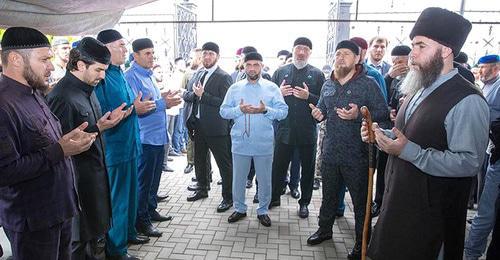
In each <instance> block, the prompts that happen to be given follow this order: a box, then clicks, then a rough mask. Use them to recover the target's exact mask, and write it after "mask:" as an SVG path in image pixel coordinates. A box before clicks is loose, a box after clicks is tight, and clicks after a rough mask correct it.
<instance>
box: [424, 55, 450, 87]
mask: <svg viewBox="0 0 500 260" xmlns="http://www.w3.org/2000/svg"><path fill="white" fill-rule="evenodd" d="M443 67H444V63H443V59H442V58H441V50H440V49H438V50H437V51H436V53H435V54H434V57H432V59H431V61H430V62H429V64H424V65H422V66H419V68H420V75H421V79H422V86H423V87H424V88H427V87H429V86H430V85H432V83H434V82H435V81H436V79H437V78H438V77H439V75H441V71H442V70H443Z"/></svg>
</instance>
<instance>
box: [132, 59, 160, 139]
mask: <svg viewBox="0 0 500 260" xmlns="http://www.w3.org/2000/svg"><path fill="white" fill-rule="evenodd" d="M125 79H126V80H127V82H128V84H129V85H130V87H131V88H132V91H133V92H134V94H135V97H137V95H138V93H139V91H141V92H142V100H146V99H148V100H153V101H155V104H156V109H155V110H153V111H151V112H150V113H147V114H144V115H140V116H139V128H140V136H141V143H142V144H150V145H164V144H167V143H168V139H167V114H166V113H165V109H166V108H167V103H166V102H165V100H164V99H163V98H162V97H161V93H160V89H159V88H158V86H157V85H156V84H155V83H154V82H155V79H154V77H153V71H152V70H150V69H145V68H143V67H141V66H139V64H137V63H136V62H132V66H131V67H130V69H128V70H127V71H126V72H125ZM135 97H134V98H135Z"/></svg>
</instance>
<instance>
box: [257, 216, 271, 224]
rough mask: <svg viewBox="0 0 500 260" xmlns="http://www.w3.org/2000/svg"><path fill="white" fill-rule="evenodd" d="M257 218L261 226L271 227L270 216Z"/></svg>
mask: <svg viewBox="0 0 500 260" xmlns="http://www.w3.org/2000/svg"><path fill="white" fill-rule="evenodd" d="M257 218H258V219H259V222H260V224H262V225H263V226H264V227H270V226H271V219H270V218H269V215H267V214H264V215H257Z"/></svg>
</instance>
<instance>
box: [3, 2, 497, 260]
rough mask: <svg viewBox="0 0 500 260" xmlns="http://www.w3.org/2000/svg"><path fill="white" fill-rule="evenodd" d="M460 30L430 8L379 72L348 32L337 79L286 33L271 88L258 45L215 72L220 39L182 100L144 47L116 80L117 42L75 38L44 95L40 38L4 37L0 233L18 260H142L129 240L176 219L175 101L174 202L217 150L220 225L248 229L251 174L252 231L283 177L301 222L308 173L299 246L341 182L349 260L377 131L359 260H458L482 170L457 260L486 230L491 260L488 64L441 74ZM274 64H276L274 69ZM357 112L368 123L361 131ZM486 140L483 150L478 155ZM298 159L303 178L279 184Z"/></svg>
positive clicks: (323, 225)
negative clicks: (183, 178) (181, 129)
mask: <svg viewBox="0 0 500 260" xmlns="http://www.w3.org/2000/svg"><path fill="white" fill-rule="evenodd" d="M470 30H471V24H470V22H469V21H467V20H466V19H464V18H463V17H461V16H459V15H457V14H455V13H452V12H450V11H447V10H445V9H441V8H427V9H425V10H424V11H423V12H422V14H421V16H420V17H419V19H418V20H417V22H416V24H415V26H414V28H413V30H412V32H411V34H410V38H411V39H412V48H410V47H408V46H404V45H400V46H395V47H394V48H393V49H392V51H391V58H392V66H391V65H390V64H388V63H387V62H385V61H384V60H383V58H384V55H385V50H386V48H387V47H388V45H389V42H388V40H387V39H386V38H384V37H380V36H379V37H374V38H373V39H371V40H370V41H369V42H367V41H366V40H365V39H363V38H361V37H353V38H351V39H346V40H344V41H341V42H339V43H338V44H337V46H336V49H335V61H334V64H333V71H327V72H326V73H324V72H323V71H322V70H320V69H318V68H316V67H314V66H312V65H311V64H309V62H308V60H309V57H310V55H311V52H312V49H313V44H312V42H311V41H310V40H309V39H308V38H306V37H299V38H297V39H296V40H295V41H294V42H293V45H292V46H293V48H292V52H291V53H290V54H291V57H290V60H289V62H283V63H282V65H281V66H280V67H279V68H278V69H277V70H276V71H275V72H274V73H273V75H272V76H271V75H269V74H267V73H266V72H264V64H263V62H264V61H263V58H262V55H261V54H260V53H258V51H257V49H256V48H255V47H253V46H246V47H244V48H242V49H241V50H239V51H238V52H239V53H240V61H239V64H238V66H237V67H236V70H235V72H233V73H232V75H230V74H228V73H227V72H225V71H224V70H223V69H222V68H221V67H219V66H218V60H219V58H220V54H219V52H220V49H219V46H218V44H216V43H214V42H206V43H205V44H203V46H202V47H201V49H195V50H193V53H192V55H193V58H194V59H193V60H192V62H191V64H190V66H191V67H190V69H191V70H188V72H186V73H185V75H184V77H183V78H182V82H183V83H182V86H181V89H180V90H161V89H160V87H159V82H160V80H159V79H158V77H157V76H155V73H154V71H153V69H154V68H155V64H154V55H155V52H154V44H153V42H152V41H151V40H150V39H148V38H140V39H136V40H134V41H133V42H132V51H133V53H132V56H131V57H132V58H133V61H132V62H131V64H130V67H129V68H128V69H127V70H126V71H123V69H122V65H124V64H125V62H126V58H127V48H126V42H125V39H124V38H123V36H122V35H121V34H120V32H118V31H116V30H113V29H109V30H104V31H101V32H100V33H99V34H98V35H97V37H96V38H92V37H85V38H83V39H81V40H80V41H79V42H78V43H77V44H76V45H75V46H74V48H72V49H71V51H69V53H68V54H67V55H61V56H60V57H59V58H57V61H56V63H57V64H56V65H57V66H60V67H63V65H62V64H65V73H61V72H58V73H57V74H58V75H57V77H56V76H54V75H52V76H53V78H52V80H50V82H49V77H50V76H51V71H53V70H54V66H53V64H52V63H51V58H52V57H53V51H52V49H51V46H50V43H49V41H48V39H47V37H46V36H44V35H43V34H42V33H41V32H39V31H37V30H35V29H32V28H26V27H12V28H9V29H7V30H6V32H5V34H4V36H3V39H2V42H1V47H2V53H1V60H2V64H3V73H2V75H1V76H0V123H1V124H0V148H1V150H0V176H1V178H0V224H1V225H2V226H3V228H4V230H5V232H6V235H7V237H8V239H9V241H10V242H11V245H12V252H13V257H14V258H15V259H104V258H109V259H138V258H137V257H135V256H132V255H129V254H128V252H127V246H128V244H144V243H148V241H149V237H160V236H161V235H162V233H161V232H160V231H159V230H158V229H157V228H155V227H154V225H153V224H152V223H153V222H161V221H169V220H171V219H172V217H171V216H164V215H161V214H160V213H159V212H158V210H157V207H158V203H159V202H160V201H161V200H163V199H164V197H158V191H159V185H160V179H161V174H162V171H163V170H164V169H165V167H166V157H165V154H168V153H169V151H168V150H169V149H168V144H169V135H168V131H167V129H168V125H169V122H172V121H171V120H169V118H168V117H167V114H166V113H165V110H166V109H169V108H172V107H175V106H178V105H179V104H181V102H184V106H183V109H182V113H180V114H179V116H178V117H179V118H178V121H176V122H183V124H185V127H186V128H187V133H188V136H189V141H188V140H186V141H188V144H187V147H186V148H187V153H188V162H187V163H188V165H187V167H186V169H185V172H186V173H189V172H190V171H191V170H192V168H193V167H194V170H195V176H196V178H195V180H196V184H195V185H191V186H190V187H189V189H190V190H192V191H193V193H192V194H190V195H189V196H188V197H187V201H188V202H192V201H197V200H200V199H204V198H207V197H208V196H209V191H210V183H211V179H212V170H211V164H210V156H211V155H212V156H213V157H214V159H215V162H216V164H217V167H218V169H219V172H220V176H221V179H222V180H221V185H222V201H221V202H220V204H219V205H218V207H217V212H225V211H227V210H229V209H230V208H232V207H234V212H233V213H232V214H231V215H230V216H229V217H228V222H229V223H233V222H237V221H239V220H241V219H243V218H245V217H247V209H248V207H247V205H246V202H245V190H246V187H248V185H249V182H250V184H251V183H252V179H253V176H256V177H257V181H256V185H257V192H256V195H255V197H254V202H256V203H259V206H258V208H257V218H258V221H259V223H260V224H262V225H263V226H265V227H269V226H271V224H272V221H271V218H270V216H269V210H270V209H272V208H274V207H279V206H280V205H281V195H283V191H284V190H286V185H287V182H288V183H292V182H293V179H294V178H295V182H297V184H295V186H293V185H292V186H290V187H291V190H292V192H291V194H292V196H294V197H296V198H300V199H298V207H297V215H298V216H299V217H300V218H308V217H309V208H308V206H309V204H310V202H311V197H312V193H313V189H314V187H315V179H318V178H321V180H322V196H323V197H322V203H321V208H320V212H319V219H318V226H319V228H318V230H317V231H316V232H315V233H314V234H312V235H311V236H310V237H309V238H308V240H307V243H308V244H309V245H316V244H319V243H322V242H323V241H325V240H329V239H331V238H332V227H333V224H334V221H335V218H337V217H341V216H343V210H344V207H345V206H344V205H343V204H344V196H345V193H346V187H347V189H348V190H349V193H350V196H351V198H352V202H353V205H354V217H355V245H354V247H353V248H352V250H351V251H350V252H349V254H348V258H349V259H360V257H361V253H362V247H361V245H362V240H363V226H364V224H365V223H364V222H365V219H366V218H365V214H366V213H367V209H366V207H367V193H368V189H367V186H368V167H369V165H368V161H369V158H368V157H369V154H368V149H367V147H368V145H367V144H366V142H369V138H368V136H369V135H370V131H372V133H373V134H374V136H375V141H376V143H377V146H378V148H379V149H378V151H377V154H376V156H377V158H376V159H377V174H378V177H377V183H376V190H377V193H376V196H375V201H374V203H373V205H372V206H371V210H370V209H369V211H368V212H370V211H371V215H372V217H377V216H378V217H379V218H378V220H377V225H376V226H375V228H374V230H373V234H372V235H371V242H370V243H369V245H370V246H369V250H368V254H369V256H370V257H371V258H372V259H375V260H376V259H458V258H461V257H462V254H463V251H464V239H465V220H466V219H465V214H466V210H467V206H468V202H469V198H470V192H469V190H470V187H471V183H472V180H473V176H476V175H477V174H478V173H479V172H481V169H482V168H487V171H485V172H484V173H483V174H480V177H481V179H482V180H484V181H480V182H479V183H482V186H484V189H483V188H481V190H482V195H481V198H480V199H478V202H479V209H478V214H477V216H476V217H475V218H474V220H472V226H471V233H470V236H469V237H468V239H467V242H466V243H465V254H466V257H468V258H470V259H477V258H478V257H480V256H481V255H482V254H483V253H484V251H485V249H486V240H487V237H488V234H489V232H490V231H491V230H492V229H493V227H495V232H494V240H493V242H492V243H491V245H490V248H491V250H489V252H488V254H489V256H488V257H492V259H493V258H494V257H496V256H498V255H495V254H498V250H499V249H498V246H497V243H498V237H497V236H498V235H500V234H498V233H499V231H498V226H499V225H494V224H495V221H497V224H498V220H496V219H498V218H497V217H496V216H497V214H496V212H497V208H496V207H495V203H496V201H497V198H498V196H499V194H500V193H499V192H498V191H499V186H498V183H499V181H498V176H497V175H498V174H497V171H498V170H497V168H498V165H497V163H498V158H499V157H500V155H499V154H500V151H498V149H495V148H494V147H495V146H496V145H497V144H498V143H497V142H498V140H500V137H498V133H499V132H498V125H499V124H498V121H499V120H500V119H499V118H498V113H499V112H498V111H497V110H498V106H497V103H498V102H500V101H498V100H500V99H498V98H497V92H498V88H500V80H499V72H500V59H499V57H498V55H489V56H485V57H483V58H481V59H480V60H479V67H480V81H481V82H482V83H484V85H483V86H482V89H481V88H478V87H477V86H475V85H474V83H475V81H474V76H473V75H472V73H471V72H470V71H468V70H467V68H465V67H463V66H462V65H460V64H458V63H457V62H454V57H456V56H459V53H460V49H461V47H462V45H463V44H464V42H465V39H466V38H467V35H468V33H469V32H470ZM56 43H57V44H56V45H57V46H66V45H69V42H65V41H63V40H60V41H57V42H56ZM60 49H61V51H67V50H68V49H67V48H63V47H61V48H60ZM287 55H288V53H285V52H284V51H280V53H278V58H282V60H283V61H286V60H287V57H286V56H287ZM365 56H368V57H366V58H365ZM454 67H455V68H454ZM471 77H472V79H470V78H471ZM467 79H468V80H467ZM49 83H50V84H49ZM363 106H364V107H367V108H368V109H369V111H370V113H371V120H373V122H376V123H374V124H373V125H372V126H368V125H367V124H366V122H363V117H362V114H361V112H360V109H361V107H363ZM319 125H321V126H322V127H318V126H319ZM318 129H319V131H318ZM488 137H490V138H488ZM318 140H319V141H318ZM488 140H490V147H493V149H488V155H487V153H486V150H487V149H486V148H487V146H488ZM498 145H500V144H498ZM176 146H177V145H176ZM178 148H179V147H177V150H179V149H178ZM485 157H486V159H485ZM294 163H295V165H297V166H298V167H297V169H300V174H299V175H298V176H300V177H293V176H290V178H289V180H287V172H288V169H289V166H290V164H292V165H294ZM293 168H294V167H293V166H292V167H291V170H290V174H291V175H294V173H293ZM297 172H298V170H297ZM384 173H385V174H384ZM295 174H297V173H295ZM298 182H300V192H299V191H298V187H297V186H298ZM288 185H290V184H288ZM478 193H479V192H478ZM370 203H371V202H368V205H370ZM369 226H370V227H371V225H369ZM370 233H372V232H371V228H370V229H369V230H368V234H370ZM369 238H370V235H368V240H370V239H369ZM365 239H366V238H365Z"/></svg>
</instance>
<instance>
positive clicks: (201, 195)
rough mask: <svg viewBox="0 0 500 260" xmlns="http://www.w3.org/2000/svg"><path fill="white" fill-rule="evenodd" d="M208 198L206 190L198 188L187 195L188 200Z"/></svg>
mask: <svg viewBox="0 0 500 260" xmlns="http://www.w3.org/2000/svg"><path fill="white" fill-rule="evenodd" d="M203 198H208V193H207V192H206V191H202V190H198V191H195V192H193V193H192V194H191V195H189V196H188V197H187V201H197V200H199V199H203Z"/></svg>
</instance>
